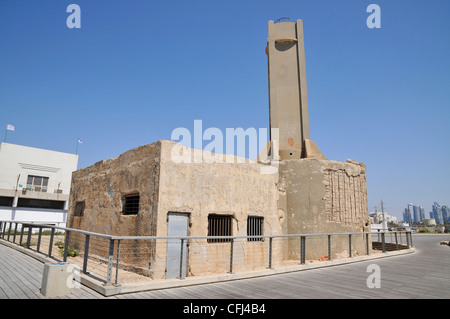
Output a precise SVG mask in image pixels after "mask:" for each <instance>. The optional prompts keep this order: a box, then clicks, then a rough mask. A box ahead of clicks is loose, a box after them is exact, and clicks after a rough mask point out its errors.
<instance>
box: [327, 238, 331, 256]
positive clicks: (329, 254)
mask: <svg viewBox="0 0 450 319" xmlns="http://www.w3.org/2000/svg"><path fill="white" fill-rule="evenodd" d="M328 260H331V235H328Z"/></svg>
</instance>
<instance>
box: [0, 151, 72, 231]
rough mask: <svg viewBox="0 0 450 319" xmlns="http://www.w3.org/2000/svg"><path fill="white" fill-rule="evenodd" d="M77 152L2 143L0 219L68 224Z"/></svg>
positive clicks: (0, 156) (0, 154) (59, 224)
mask: <svg viewBox="0 0 450 319" xmlns="http://www.w3.org/2000/svg"><path fill="white" fill-rule="evenodd" d="M77 165H78V155H75V154H69V153H62V152H55V151H50V150H45V149H39V148H34V147H27V146H21V145H15V144H9V143H1V144H0V220H13V221H20V222H36V223H48V224H52V225H56V226H61V227H65V226H66V219H67V209H68V201H69V194H70V184H71V180H72V172H73V171H75V170H76V169H77Z"/></svg>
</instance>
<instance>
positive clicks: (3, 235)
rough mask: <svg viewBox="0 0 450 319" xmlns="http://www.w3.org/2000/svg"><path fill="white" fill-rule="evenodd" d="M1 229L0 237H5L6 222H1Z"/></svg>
mask: <svg viewBox="0 0 450 319" xmlns="http://www.w3.org/2000/svg"><path fill="white" fill-rule="evenodd" d="M2 226H3V231H2V238H3V239H5V232H6V222H2Z"/></svg>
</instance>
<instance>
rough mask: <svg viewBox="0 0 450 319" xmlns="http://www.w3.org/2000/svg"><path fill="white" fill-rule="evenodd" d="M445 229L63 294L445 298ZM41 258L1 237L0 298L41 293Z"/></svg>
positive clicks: (448, 263)
mask: <svg viewBox="0 0 450 319" xmlns="http://www.w3.org/2000/svg"><path fill="white" fill-rule="evenodd" d="M443 240H450V235H413V241H414V246H415V248H416V252H415V253H413V254H407V255H401V256H395V257H388V258H381V259H375V260H369V261H363V262H357V263H353V264H346V265H340V266H333V267H327V268H319V269H311V270H306V271H299V272H292V273H285V274H279V275H273V276H266V277H260V278H252V279H242V280H236V281H228V282H220V283H212V284H204V285H198V286H188V287H180V288H172V289H164V290H154V291H147V292H139V293H130V294H124V295H116V296H112V297H104V296H103V295H101V294H99V293H97V292H95V291H93V290H91V289H89V288H87V287H85V286H82V287H81V288H77V289H74V290H73V293H72V294H71V295H68V296H65V297H62V298H66V299H97V298H100V299H105V298H106V299H127V298H132V299H319V298H320V299H361V298H362V299H370V298H377V299H396V298H408V299H409V298H426V299H429V298H433V299H434V298H436V299H449V298H450V247H448V246H443V245H440V244H439V243H440V241H443ZM371 264H376V265H378V266H379V267H380V268H379V269H380V283H381V287H380V288H372V289H370V288H368V287H367V278H368V276H369V275H371V274H372V273H371V272H368V271H367V270H368V268H367V267H368V265H371ZM43 269H44V267H43V263H42V262H40V261H38V260H36V259H34V258H32V257H30V256H27V255H25V254H23V253H21V252H19V251H16V250H14V249H12V248H10V247H7V246H5V245H2V244H1V241H0V299H41V298H43V299H46V298H45V297H44V296H43V295H42V294H41V293H40V286H41V282H42V272H43Z"/></svg>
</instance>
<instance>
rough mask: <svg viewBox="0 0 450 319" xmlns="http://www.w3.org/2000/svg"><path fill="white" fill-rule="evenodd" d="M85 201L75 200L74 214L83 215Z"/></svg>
mask: <svg viewBox="0 0 450 319" xmlns="http://www.w3.org/2000/svg"><path fill="white" fill-rule="evenodd" d="M84 207H85V201H81V202H76V204H75V213H74V216H77V217H81V216H83V215H84Z"/></svg>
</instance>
